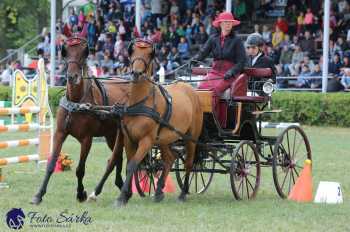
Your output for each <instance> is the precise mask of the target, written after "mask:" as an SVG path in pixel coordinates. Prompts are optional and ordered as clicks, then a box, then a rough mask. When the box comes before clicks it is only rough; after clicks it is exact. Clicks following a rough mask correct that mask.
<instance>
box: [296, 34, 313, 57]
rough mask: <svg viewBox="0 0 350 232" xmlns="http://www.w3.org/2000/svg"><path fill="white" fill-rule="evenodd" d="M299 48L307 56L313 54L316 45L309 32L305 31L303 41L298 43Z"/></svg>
mask: <svg viewBox="0 0 350 232" xmlns="http://www.w3.org/2000/svg"><path fill="white" fill-rule="evenodd" d="M300 47H301V50H302V51H303V52H307V54H308V55H309V56H311V55H313V54H315V50H316V43H315V40H314V39H313V38H312V37H311V33H310V31H305V34H304V39H302V40H301V41H300Z"/></svg>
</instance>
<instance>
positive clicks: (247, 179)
mask: <svg viewBox="0 0 350 232" xmlns="http://www.w3.org/2000/svg"><path fill="white" fill-rule="evenodd" d="M247 181H248V184H249V185H250V187H251V188H252V190H253V192H254V187H253V185H252V183H251V182H250V180H249V178H247Z"/></svg>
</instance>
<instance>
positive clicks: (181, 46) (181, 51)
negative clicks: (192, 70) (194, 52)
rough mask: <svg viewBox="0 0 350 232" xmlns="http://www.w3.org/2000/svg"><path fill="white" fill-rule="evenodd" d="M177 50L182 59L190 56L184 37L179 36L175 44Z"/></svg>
mask: <svg viewBox="0 0 350 232" xmlns="http://www.w3.org/2000/svg"><path fill="white" fill-rule="evenodd" d="M177 50H178V51H179V54H180V57H181V59H182V60H184V59H188V58H189V57H190V46H189V45H188V43H187V41H186V38H185V37H181V38H180V43H179V44H178V46H177Z"/></svg>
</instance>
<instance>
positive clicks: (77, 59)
mask: <svg viewBox="0 0 350 232" xmlns="http://www.w3.org/2000/svg"><path fill="white" fill-rule="evenodd" d="M61 54H62V57H63V58H64V59H65V63H66V77H67V98H68V99H70V100H71V101H79V100H81V98H82V97H83V95H84V81H83V77H84V76H85V75H86V72H87V67H86V58H87V57H88V55H89V47H88V43H87V41H86V39H84V38H80V37H71V38H69V39H67V40H66V42H65V44H64V45H63V47H62V51H61Z"/></svg>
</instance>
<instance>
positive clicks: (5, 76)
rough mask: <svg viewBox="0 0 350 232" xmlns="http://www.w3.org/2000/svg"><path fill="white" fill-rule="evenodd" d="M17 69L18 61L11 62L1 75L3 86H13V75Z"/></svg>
mask: <svg viewBox="0 0 350 232" xmlns="http://www.w3.org/2000/svg"><path fill="white" fill-rule="evenodd" d="M15 69H16V61H12V62H9V63H8V64H7V68H6V69H5V70H4V71H3V72H2V73H1V84H2V85H11V81H12V74H13V72H14V71H15Z"/></svg>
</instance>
